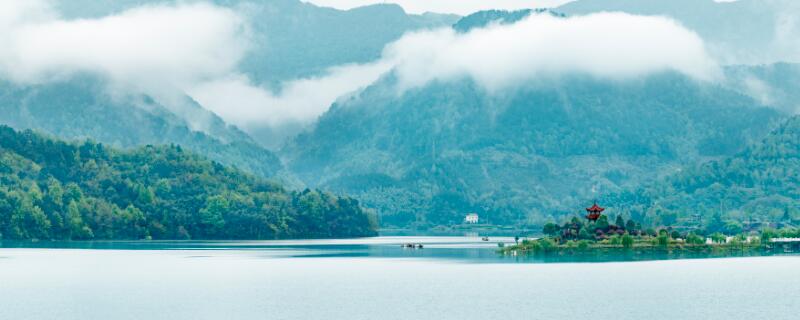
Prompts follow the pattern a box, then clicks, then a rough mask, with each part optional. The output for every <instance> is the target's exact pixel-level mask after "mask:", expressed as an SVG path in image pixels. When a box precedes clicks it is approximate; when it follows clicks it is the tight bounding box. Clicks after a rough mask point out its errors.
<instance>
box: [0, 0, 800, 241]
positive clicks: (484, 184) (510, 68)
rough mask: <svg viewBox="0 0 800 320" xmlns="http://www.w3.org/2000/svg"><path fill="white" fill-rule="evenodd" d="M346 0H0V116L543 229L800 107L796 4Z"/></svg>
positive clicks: (772, 0)
mask: <svg viewBox="0 0 800 320" xmlns="http://www.w3.org/2000/svg"><path fill="white" fill-rule="evenodd" d="M349 3H350V5H348V4H345V3H339V4H336V6H337V7H338V8H340V9H335V8H329V7H324V5H326V4H328V3H327V2H325V1H322V0H319V1H310V2H301V1H299V0H272V1H250V0H214V1H205V0H186V1H175V0H120V1H91V0H73V1H67V0H52V1H48V0H30V1H22V0H8V1H2V2H0V86H1V87H0V88H2V90H3V91H2V92H0V103H2V105H0V110H4V112H3V114H1V115H0V123H4V124H9V125H11V126H13V127H15V128H34V129H38V130H41V131H44V132H46V133H48V134H52V135H56V136H58V137H59V138H67V139H75V138H91V139H96V140H98V141H100V142H103V143H106V144H112V145H114V146H118V147H123V148H127V147H135V146H138V145H142V144H170V143H172V144H180V145H183V146H185V147H188V148H191V149H193V150H195V151H196V152H197V153H199V154H202V155H204V156H207V157H210V158H212V159H214V160H217V161H220V162H223V163H225V164H229V165H234V166H237V167H239V168H241V169H245V171H249V172H251V173H256V174H258V175H262V176H276V175H278V176H280V177H282V178H283V179H284V180H285V181H286V182H290V183H291V184H292V186H294V187H298V188H300V187H304V186H314V187H323V188H328V189H330V190H333V191H336V192H341V193H350V194H353V195H354V196H356V197H357V198H359V199H360V200H362V202H363V203H364V204H366V205H367V206H368V207H371V208H373V209H375V210H376V211H377V212H378V213H379V214H381V216H382V218H383V219H384V220H383V221H384V223H386V224H391V225H395V226H406V225H412V224H413V225H435V224H451V223H456V222H458V219H459V217H460V215H461V214H463V213H464V212H465V211H475V212H480V213H482V214H484V215H486V217H488V218H489V219H490V220H492V221H494V222H497V223H528V222H532V223H538V222H541V221H543V220H545V219H546V218H548V217H553V216H558V215H562V214H565V213H566V212H567V211H568V210H569V208H573V207H575V206H578V204H579V203H582V202H585V201H587V199H590V198H592V197H595V196H597V195H599V194H607V193H615V194H617V193H619V194H621V193H624V192H626V190H635V189H636V188H640V187H643V186H646V185H650V184H652V183H657V182H658V181H661V180H660V179H662V178H664V177H668V176H670V175H671V174H673V173H674V172H675V171H677V170H679V169H680V168H688V167H691V166H696V165H701V164H702V163H705V162H707V161H711V160H713V161H722V160H721V159H726V158H729V157H733V156H735V155H736V154H737V153H738V152H741V151H742V150H744V149H745V148H747V147H748V145H750V144H751V143H755V142H757V141H760V139H762V138H763V137H764V135H765V134H766V133H767V132H768V131H769V130H770V129H771V128H773V127H775V126H776V125H777V124H778V123H780V122H781V121H782V120H784V119H785V118H786V117H788V116H789V115H791V114H794V113H796V112H797V110H798V107H800V104H798V102H797V99H798V98H800V96H798V94H797V93H796V92H800V90H797V86H798V84H800V68H798V64H797V63H798V62H800V56H799V55H798V52H800V47H798V44H799V43H800V42H799V41H797V40H798V39H800V27H798V26H800V22H798V20H797V17H798V16H800V6H799V5H798V4H797V3H796V2H795V1H789V0H764V1H755V0H739V1H733V2H731V1H713V0H678V1H656V0H643V1H633V0H579V1H572V2H567V1H552V2H548V3H547V4H546V5H547V6H550V7H551V8H549V9H542V8H528V9H526V10H520V11H504V10H490V11H481V12H477V13H474V14H469V15H467V16H465V17H461V16H457V15H454V14H434V13H423V11H424V10H423V9H419V8H423V6H422V5H420V4H411V3H409V2H403V1H401V2H400V3H399V5H398V4H391V3H390V4H373V5H369V6H364V7H352V3H355V2H353V1H350V2H349ZM443 3H447V1H442V2H436V3H435V5H441V4H443ZM486 3H488V2H483V3H474V2H469V1H467V2H459V3H457V4H456V3H454V2H453V4H452V5H450V6H449V8H450V9H451V10H449V11H448V10H434V9H431V10H433V11H437V12H448V13H453V12H457V13H464V14H466V13H468V12H467V11H466V10H468V9H465V8H472V7H471V6H477V7H475V8H478V7H480V8H483V6H486V5H487V4H486ZM542 4H544V3H542ZM331 5H332V4H331ZM518 5H519V3H516V4H511V3H507V2H502V3H497V4H496V6H503V7H502V8H517V7H516V6H518ZM412 6H416V7H414V9H409V8H412ZM427 6H429V7H430V8H434V3H433V2H431V3H429V4H427ZM343 8H346V9H347V10H342V9H343ZM404 8H405V9H406V10H404ZM534 9H535V10H534ZM407 10H410V11H411V12H413V13H409V12H407ZM742 26H747V27H746V28H743V27H742ZM279 158H280V160H279ZM642 210H645V209H642Z"/></svg>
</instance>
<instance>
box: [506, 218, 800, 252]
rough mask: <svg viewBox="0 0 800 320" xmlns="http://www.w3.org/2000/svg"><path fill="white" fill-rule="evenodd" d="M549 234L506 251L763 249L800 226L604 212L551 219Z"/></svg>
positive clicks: (796, 235)
mask: <svg viewBox="0 0 800 320" xmlns="http://www.w3.org/2000/svg"><path fill="white" fill-rule="evenodd" d="M542 231H543V233H544V234H545V237H542V238H539V239H534V240H527V239H526V240H523V241H522V243H520V244H517V245H514V246H510V247H504V249H503V251H505V252H518V251H523V252H533V253H539V252H544V253H547V252H562V251H565V250H566V251H570V252H572V251H575V250H577V251H582V250H587V249H589V248H603V249H613V248H620V249H633V248H668V249H688V250H697V249H700V250H705V249H718V248H729V249H731V248H735V249H742V250H744V249H763V248H765V247H768V246H769V245H770V241H771V240H772V239H775V238H800V228H794V227H791V226H784V227H783V228H780V229H773V228H764V229H761V230H758V231H742V230H739V232H738V233H727V234H726V233H722V232H720V231H714V230H710V229H702V228H696V229H692V230H684V231H680V230H678V229H677V228H673V227H671V226H666V227H660V228H652V227H648V228H643V227H642V225H641V223H639V222H636V221H634V220H632V219H628V220H625V219H624V218H623V217H622V216H621V215H620V216H617V217H616V219H615V221H614V223H610V222H609V219H608V216H606V215H600V217H599V218H598V219H597V220H596V221H591V220H586V219H580V218H578V217H573V218H572V219H571V220H569V221H566V222H564V223H563V224H556V223H553V222H550V223H547V224H545V225H544V227H543V228H542Z"/></svg>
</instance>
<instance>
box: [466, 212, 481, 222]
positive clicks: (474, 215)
mask: <svg viewBox="0 0 800 320" xmlns="http://www.w3.org/2000/svg"><path fill="white" fill-rule="evenodd" d="M464 222H466V223H470V224H475V223H478V214H477V213H468V214H467V215H466V216H465V217H464Z"/></svg>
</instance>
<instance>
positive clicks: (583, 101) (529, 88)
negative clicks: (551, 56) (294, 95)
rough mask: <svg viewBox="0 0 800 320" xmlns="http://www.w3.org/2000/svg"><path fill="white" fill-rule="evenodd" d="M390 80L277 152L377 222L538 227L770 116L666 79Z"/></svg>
mask: <svg viewBox="0 0 800 320" xmlns="http://www.w3.org/2000/svg"><path fill="white" fill-rule="evenodd" d="M392 81H393V80H392V78H391V77H389V78H387V79H384V80H383V82H382V83H379V84H376V85H373V86H372V87H370V88H367V89H366V90H365V91H364V92H362V93H361V94H360V95H358V96H356V97H353V98H352V99H350V100H347V101H344V102H342V103H340V104H336V105H334V106H333V107H332V108H331V110H330V111H329V112H328V113H326V114H325V115H323V116H322V117H321V118H320V120H319V123H318V124H317V125H316V127H315V128H314V130H312V131H310V132H307V133H305V134H301V135H300V136H298V137H297V138H296V139H295V140H294V141H293V142H292V143H290V144H289V145H287V146H286V147H285V148H284V150H283V152H282V154H283V156H285V157H286V158H287V160H288V163H289V166H290V168H291V169H292V170H293V171H294V172H295V173H297V174H298V176H299V177H300V178H301V179H302V180H304V181H305V182H306V183H308V184H309V185H313V186H320V187H324V188H330V189H332V190H338V191H342V192H348V193H350V194H352V195H354V196H356V197H357V198H359V199H360V200H362V202H363V203H364V204H365V205H367V206H369V207H373V208H376V209H377V210H378V212H379V213H381V215H382V216H381V218H382V223H383V224H385V225H396V226H407V225H418V224H422V225H440V224H443V225H449V224H457V223H460V222H461V220H462V219H463V215H464V213H466V212H477V213H479V214H480V215H481V217H482V219H485V220H484V221H487V222H490V223H497V224H516V223H541V222H542V221H545V220H547V219H549V218H550V217H553V216H561V215H564V214H568V213H571V211H572V210H574V208H580V207H581V205H584V204H586V203H587V202H589V201H591V199H592V198H594V197H596V196H597V195H598V193H595V192H599V193H601V194H607V193H611V192H614V191H621V190H624V189H626V188H631V187H634V186H638V185H641V184H643V183H646V182H648V181H652V180H653V179H655V178H657V177H659V176H660V175H664V174H668V173H670V172H673V170H675V169H676V168H678V167H680V166H683V165H685V164H689V163H698V162H702V161H705V160H708V159H714V158H718V157H721V156H726V155H732V154H735V153H736V152H738V151H740V150H741V149H742V148H743V147H744V146H745V145H746V144H747V142H748V141H752V139H753V138H755V137H761V136H763V134H765V133H766V132H767V130H768V128H769V126H770V123H772V122H773V121H775V120H776V119H778V118H780V115H779V114H778V113H777V112H776V111H773V110H771V109H768V108H764V107H759V106H758V104H757V103H756V102H755V101H753V100H752V99H751V98H749V97H747V96H745V95H742V94H739V93H736V92H734V91H730V90H727V89H724V88H722V87H719V86H717V85H713V84H704V83H698V82H695V81H693V80H690V79H688V78H685V77H683V76H680V75H677V74H672V73H665V74H660V75H654V76H651V77H649V78H647V79H645V80H643V81H628V82H603V81H599V80H595V79H592V78H589V77H582V76H573V77H565V78H563V79H561V80H559V81H554V82H552V83H549V84H528V85H524V86H520V87H519V88H516V89H511V90H507V91H506V92H501V93H497V92H495V93H491V94H490V93H487V92H485V91H484V90H483V89H482V88H481V87H480V86H478V85H476V84H475V83H474V82H472V81H470V80H468V79H463V80H459V81H453V82H434V83H432V84H429V85H427V86H425V87H422V88H419V89H412V90H409V91H407V92H405V93H404V94H402V95H401V96H399V97H398V95H397V93H396V91H395V90H394V89H393V86H392Z"/></svg>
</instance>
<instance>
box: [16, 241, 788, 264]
mask: <svg viewBox="0 0 800 320" xmlns="http://www.w3.org/2000/svg"><path fill="white" fill-rule="evenodd" d="M513 243H514V239H513V238H510V237H493V238H491V239H489V241H483V240H482V239H481V238H479V237H405V236H398V237H374V238H359V239H326V240H274V241H39V242H13V241H3V242H0V245H1V246H2V247H5V248H49V249H97V250H197V251H202V250H234V251H247V252H250V253H255V254H256V255H255V256H257V257H259V258H355V257H366V258H415V259H439V260H452V261H459V262H470V263H549V262H622V261H643V260H670V259H699V258H718V257H732V256H733V257H737V256H764V255H773V254H772V253H768V252H758V251H755V252H682V251H664V250H650V251H620V250H612V251H589V252H567V253H560V254H548V255H522V254H520V255H511V254H505V255H504V254H500V253H499V252H498V249H499V246H498V244H504V245H509V244H513ZM407 244H414V245H422V246H423V248H409V247H407V246H406V245H407ZM190 257H191V258H204V257H209V256H208V255H202V254H198V255H192V256H190Z"/></svg>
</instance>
